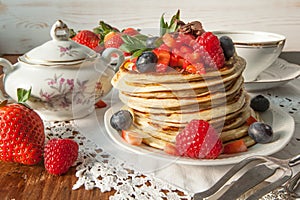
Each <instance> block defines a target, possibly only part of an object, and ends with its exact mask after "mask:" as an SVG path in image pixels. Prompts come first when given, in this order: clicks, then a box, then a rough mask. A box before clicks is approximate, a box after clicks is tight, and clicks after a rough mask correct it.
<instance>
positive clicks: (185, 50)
mask: <svg viewBox="0 0 300 200" xmlns="http://www.w3.org/2000/svg"><path fill="white" fill-rule="evenodd" d="M193 51H194V50H193V49H192V48H190V47H188V46H185V45H183V46H181V47H180V52H181V53H182V54H183V55H185V54H191V53H193Z"/></svg>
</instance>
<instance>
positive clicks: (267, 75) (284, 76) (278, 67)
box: [245, 58, 300, 92]
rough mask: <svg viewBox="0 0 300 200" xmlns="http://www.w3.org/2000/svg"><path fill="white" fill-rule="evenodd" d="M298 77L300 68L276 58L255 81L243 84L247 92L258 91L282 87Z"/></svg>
mask: <svg viewBox="0 0 300 200" xmlns="http://www.w3.org/2000/svg"><path fill="white" fill-rule="evenodd" d="M299 76H300V66H299V65H296V64H293V63H289V62H287V61H285V60H283V59H281V58H278V59H277V60H276V61H275V62H274V63H273V64H272V65H271V66H270V67H269V68H267V69H266V70H265V71H263V72H262V73H261V74H260V75H258V77H257V79H256V80H255V81H249V82H245V88H246V90H247V91H249V92H251V91H259V90H267V89H271V88H275V87H278V86H282V85H284V84H286V83H288V82H289V81H291V80H293V79H296V78H297V77H299Z"/></svg>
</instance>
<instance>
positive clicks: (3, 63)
mask: <svg viewBox="0 0 300 200" xmlns="http://www.w3.org/2000/svg"><path fill="white" fill-rule="evenodd" d="M0 65H1V66H3V73H4V74H5V75H7V74H9V73H10V72H12V71H13V70H14V66H13V65H12V64H11V62H9V61H8V60H6V59H5V58H0ZM3 82H4V81H3ZM4 100H7V98H5V97H4V95H3V93H2V91H1V90H0V101H4Z"/></svg>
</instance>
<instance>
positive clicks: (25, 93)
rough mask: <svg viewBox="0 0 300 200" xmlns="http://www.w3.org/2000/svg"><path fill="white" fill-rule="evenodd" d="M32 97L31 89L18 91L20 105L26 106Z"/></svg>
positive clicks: (19, 89)
mask: <svg viewBox="0 0 300 200" xmlns="http://www.w3.org/2000/svg"><path fill="white" fill-rule="evenodd" d="M30 95H31V87H30V89H29V90H26V89H23V88H18V89H17V96H18V103H21V104H25V102H26V101H27V100H28V99H29V98H30Z"/></svg>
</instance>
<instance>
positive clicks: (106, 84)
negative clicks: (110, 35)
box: [0, 20, 124, 121]
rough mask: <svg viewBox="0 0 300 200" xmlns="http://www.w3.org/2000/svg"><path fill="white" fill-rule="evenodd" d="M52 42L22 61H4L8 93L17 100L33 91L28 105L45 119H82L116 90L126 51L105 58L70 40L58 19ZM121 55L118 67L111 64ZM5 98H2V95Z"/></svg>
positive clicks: (108, 53)
mask: <svg viewBox="0 0 300 200" xmlns="http://www.w3.org/2000/svg"><path fill="white" fill-rule="evenodd" d="M50 35H51V37H52V40H50V41H48V42H46V43H44V44H43V45H41V46H38V47H36V48H34V49H32V50H31V51H29V52H27V53H25V54H24V55H22V56H20V57H19V58H18V62H17V63H16V64H14V65H12V64H11V63H10V62H9V61H8V60H6V59H4V58H0V65H2V66H3V71H4V74H5V76H4V89H5V92H6V93H7V94H8V95H9V96H10V97H11V98H12V99H13V100H15V101H17V89H18V88H22V89H27V90H28V89H30V88H31V97H30V98H29V100H28V101H27V102H26V103H27V104H28V105H29V106H30V107H31V108H32V109H34V110H36V111H37V112H38V113H39V114H40V116H41V117H42V118H43V119H44V120H49V121H56V120H57V121H62V120H70V119H76V118H82V117H84V116H86V115H88V114H90V113H91V112H93V111H94V104H95V102H97V101H98V100H100V98H101V97H103V96H105V95H106V94H107V93H108V92H109V91H110V90H111V88H112V85H111V83H110V80H111V78H112V77H113V76H114V74H115V71H116V70H118V67H119V66H120V65H121V64H122V62H123V61H124V55H123V53H122V51H120V50H118V49H114V48H108V49H106V50H105V51H104V52H103V53H102V55H100V54H98V53H96V52H95V51H93V50H92V49H90V48H88V47H86V46H83V45H80V44H78V43H76V42H74V41H72V40H71V39H69V29H68V27H67V25H66V24H64V23H63V22H62V21H61V20H58V21H57V22H56V23H55V24H54V25H53V26H52V28H51V31H50ZM115 54H117V55H118V57H117V59H116V61H117V64H116V66H114V68H113V66H112V65H110V62H111V59H112V55H115ZM1 96H2V95H1Z"/></svg>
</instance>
